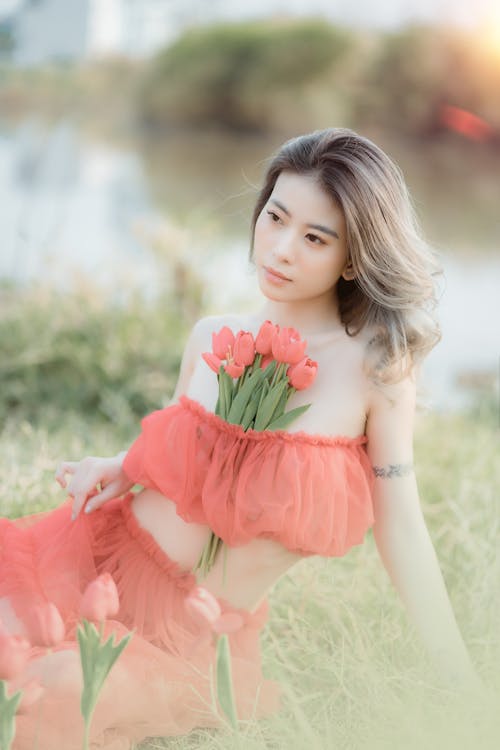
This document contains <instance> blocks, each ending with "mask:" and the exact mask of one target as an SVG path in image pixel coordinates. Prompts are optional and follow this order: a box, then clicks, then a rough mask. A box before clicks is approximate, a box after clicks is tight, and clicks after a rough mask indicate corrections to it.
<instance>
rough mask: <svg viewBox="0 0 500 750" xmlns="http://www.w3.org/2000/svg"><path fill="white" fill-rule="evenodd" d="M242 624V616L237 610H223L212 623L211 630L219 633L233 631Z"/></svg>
mask: <svg viewBox="0 0 500 750" xmlns="http://www.w3.org/2000/svg"><path fill="white" fill-rule="evenodd" d="M243 624H244V620H243V617H242V616H241V615H239V614H238V613H237V612H224V614H222V615H221V616H220V617H218V618H217V619H216V620H215V622H214V623H213V625H212V630H214V632H215V633H218V634H219V635H221V634H222V633H234V632H236V630H239V629H240V628H241V627H242V626H243Z"/></svg>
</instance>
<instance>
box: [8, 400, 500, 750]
mask: <svg viewBox="0 0 500 750" xmlns="http://www.w3.org/2000/svg"><path fill="white" fill-rule="evenodd" d="M47 409H48V410H49V411H50V407H47ZM44 423H45V424H49V425H50V426H49V427H47V426H44ZM136 432H137V429H136V428H135V427H134V426H133V424H132V423H127V424H125V423H124V424H122V425H116V424H112V423H106V422H104V421H103V420H102V419H100V418H99V419H98V418H96V417H93V416H92V415H89V414H86V415H83V414H81V413H78V412H71V411H64V412H61V413H60V414H59V419H58V420H57V419H56V415H54V413H50V414H49V413H47V415H44V413H43V411H42V412H41V413H40V415H39V419H38V420H37V421H36V423H32V422H31V421H29V420H27V419H26V418H23V417H22V416H20V415H19V414H17V413H16V414H15V415H12V416H10V417H8V418H7V419H6V420H5V422H4V426H3V429H2V432H1V434H0V456H1V462H0V480H1V481H0V488H1V489H0V493H1V494H0V507H1V508H2V513H3V514H4V515H9V516H17V515H20V514H25V513H28V512H35V511H37V510H40V509H44V508H52V507H55V506H56V505H57V504H58V503H59V502H62V500H63V499H64V491H63V490H61V489H60V487H59V485H58V484H57V483H56V482H55V481H54V478H53V475H54V471H55V467H56V465H57V463H58V461H59V460H61V459H63V458H64V459H78V458H81V457H83V456H84V455H86V454H94V455H110V454H112V453H116V452H117V451H119V450H122V449H123V448H124V447H126V445H127V444H129V443H130V441H131V440H132V438H133V437H134V435H135V434H136ZM499 435H500V431H499V429H498V426H496V425H495V422H494V421H488V420H487V419H486V420H485V419H478V418H477V415H466V414H464V415H446V414H432V413H430V414H420V415H419V417H418V420H417V428H416V439H415V459H416V467H417V476H418V483H419V489H420V496H421V502H422V506H423V510H424V514H425V517H426V520H427V523H428V526H429V530H430V533H431V537H432V539H433V542H434V544H435V547H436V550H437V553H438V557H439V560H440V564H441V568H442V571H443V575H444V577H445V581H446V584H447V587H448V591H449V594H450V598H451V600H452V604H453V607H454V610H455V613H456V616H457V620H458V623H459V625H460V628H461V631H462V634H463V636H464V639H465V641H466V643H467V646H468V648H469V650H470V653H471V656H472V658H473V661H474V663H475V664H476V667H477V670H478V672H479V674H480V675H481V676H482V678H483V680H484V681H485V683H486V684H487V685H488V686H489V687H490V688H491V690H492V691H493V692H492V698H491V702H488V701H486V703H483V702H482V701H480V700H479V699H477V698H468V699H466V698H465V697H460V696H457V695H455V694H454V693H453V692H451V691H449V690H448V689H447V688H445V687H443V685H442V684H441V683H440V682H439V679H438V677H437V676H436V674H435V673H434V671H433V668H432V666H431V665H430V663H429V662H428V659H427V656H426V654H425V652H424V651H423V649H422V647H421V645H420V643H419V642H418V639H417V637H416V634H415V633H414V631H413V629H412V626H411V624H410V623H409V621H408V619H407V617H406V613H405V611H404V609H403V606H402V604H401V602H400V601H399V598H398V595H397V593H396V592H395V590H394V589H393V588H392V585H391V584H390V581H389V579H388V576H387V574H386V572H385V570H384V568H383V566H382V564H381V562H380V560H379V557H378V553H377V551H376V547H375V543H374V539H373V536H372V534H371V532H369V534H368V536H367V539H366V542H365V544H363V545H361V546H359V547H355V548H353V549H352V550H351V551H350V552H349V554H348V555H346V556H345V557H344V558H329V559H322V558H309V559H304V560H303V561H301V562H300V563H298V564H297V565H296V566H295V567H294V568H293V569H292V570H291V571H290V572H289V573H288V574H286V575H285V576H284V577H283V578H282V579H281V580H280V581H278V583H277V584H276V585H275V587H274V589H273V590H272V592H271V593H270V597H269V599H270V605H271V608H270V618H269V622H268V625H267V627H266V628H265V629H264V631H263V633H262V636H261V639H262V649H263V660H264V672H265V674H266V676H268V677H270V678H272V679H277V680H279V681H280V682H281V683H282V685H283V687H284V691H285V695H284V705H283V709H282V711H281V712H280V713H279V714H278V715H276V716H273V717H271V718H268V719H265V720H261V721H260V722H251V721H249V722H242V725H241V734H240V746H241V747H244V748H255V750H260V749H261V748H281V747H283V748H284V747H287V748H297V749H298V748H304V747H309V748H327V747H328V748H338V749H339V750H340V749H343V748H345V749H346V750H347V749H348V750H354V749H355V748H356V749H357V748H363V750H365V748H366V749H369V750H382V749H384V750H385V749H386V748H400V747H405V748H408V750H413V749H414V750H422V748H426V749H427V748H437V747H439V748H442V749H443V750H447V748H450V750H451V748H453V750H461V749H462V748H463V749H464V750H466V749H468V748H472V747H480V748H481V750H489V749H490V748H491V750H493V748H496V747H498V743H499V740H500V714H499V712H498V702H499V698H500V684H499V677H498V675H499V674H500V628H499V624H500V597H499V582H500V575H499V573H500V563H499V557H498V554H497V547H498V538H499V525H500V522H499V518H500V512H499V511H500V507H499V497H498V487H499V486H500V464H499V462H498V440H499ZM495 695H496V697H495ZM235 746H236V744H235V737H234V736H233V735H231V734H230V733H229V732H224V731H214V730H202V729H200V730H196V731H193V732H192V733H191V734H190V735H187V736H185V737H176V738H170V739H165V740H160V739H156V740H151V741H147V742H145V743H142V745H141V750H153V748H171V749H172V750H194V748H201V747H203V748H213V749H214V750H225V749H226V748H227V749H228V750H229V748H234V747H235Z"/></svg>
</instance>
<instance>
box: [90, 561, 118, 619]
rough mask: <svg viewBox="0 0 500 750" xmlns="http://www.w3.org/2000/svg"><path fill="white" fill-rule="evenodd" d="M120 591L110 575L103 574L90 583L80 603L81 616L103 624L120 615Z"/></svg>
mask: <svg viewBox="0 0 500 750" xmlns="http://www.w3.org/2000/svg"><path fill="white" fill-rule="evenodd" d="M119 609H120V600H119V597H118V589H117V588H116V584H115V582H114V581H113V578H112V576H111V574H110V573H103V574H102V575H100V576H98V577H97V578H96V579H95V580H94V581H92V582H91V583H89V585H88V586H87V588H86V589H85V592H84V594H83V597H82V600H81V602H80V615H81V616H82V617H84V618H85V619H86V620H91V621H92V622H101V621H102V620H106V619H107V618H108V617H113V616H114V615H116V614H118V611H119Z"/></svg>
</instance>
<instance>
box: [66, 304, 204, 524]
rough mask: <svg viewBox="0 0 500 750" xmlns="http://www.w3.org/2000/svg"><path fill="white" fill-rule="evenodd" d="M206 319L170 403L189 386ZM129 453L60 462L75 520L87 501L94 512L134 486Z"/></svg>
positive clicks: (194, 334)
mask: <svg viewBox="0 0 500 750" xmlns="http://www.w3.org/2000/svg"><path fill="white" fill-rule="evenodd" d="M205 321H206V318H201V319H200V320H198V322H197V323H195V325H194V326H193V328H192V329H191V332H190V334H189V336H188V339H187V342H186V345H185V347H184V352H183V355H182V361H181V366H180V370H179V377H178V380H177V384H176V387H175V391H174V395H173V396H172V399H171V401H170V403H169V405H170V404H173V403H174V402H175V401H176V400H177V399H178V397H179V395H180V394H182V393H185V392H186V390H187V387H188V383H189V380H190V378H191V375H192V372H193V370H194V366H195V364H196V357H197V355H198V354H199V353H200V351H201V347H202V345H203V344H204V343H205V337H206V328H207V324H206V322H205ZM127 453H128V449H127V450H124V451H121V452H120V453H117V455H116V456H112V457H110V458H101V457H99V456H87V457H85V458H83V459H82V460H81V461H62V462H61V463H60V464H59V465H58V467H57V470H56V474H55V479H56V481H57V482H59V484H60V485H61V487H63V488H64V489H66V491H67V493H68V495H70V496H72V497H73V511H72V520H75V518H76V517H77V516H78V515H79V513H80V511H81V509H82V508H83V506H84V505H85V512H86V513H90V512H92V511H93V510H95V509H96V508H100V507H101V505H103V504H104V503H105V502H107V501H108V500H111V499H113V498H114V497H119V496H121V495H123V494H125V492H128V490H130V489H131V487H132V486H133V485H134V481H132V480H129V478H128V476H127V474H126V473H125V472H124V470H123V462H124V459H125V456H126V455H127ZM66 474H71V475H72V476H71V480H70V482H69V483H67V481H66ZM99 484H100V488H99V487H98V485H99ZM89 498H91V499H90V500H89Z"/></svg>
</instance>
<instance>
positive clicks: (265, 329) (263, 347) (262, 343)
mask: <svg viewBox="0 0 500 750" xmlns="http://www.w3.org/2000/svg"><path fill="white" fill-rule="evenodd" d="M278 331H279V326H276V325H274V323H271V321H270V320H265V321H264V322H263V323H262V325H261V327H260V328H259V332H258V334H257V338H256V339H255V350H256V351H257V352H258V354H270V353H271V349H272V347H271V344H272V340H273V335H274V333H278Z"/></svg>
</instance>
